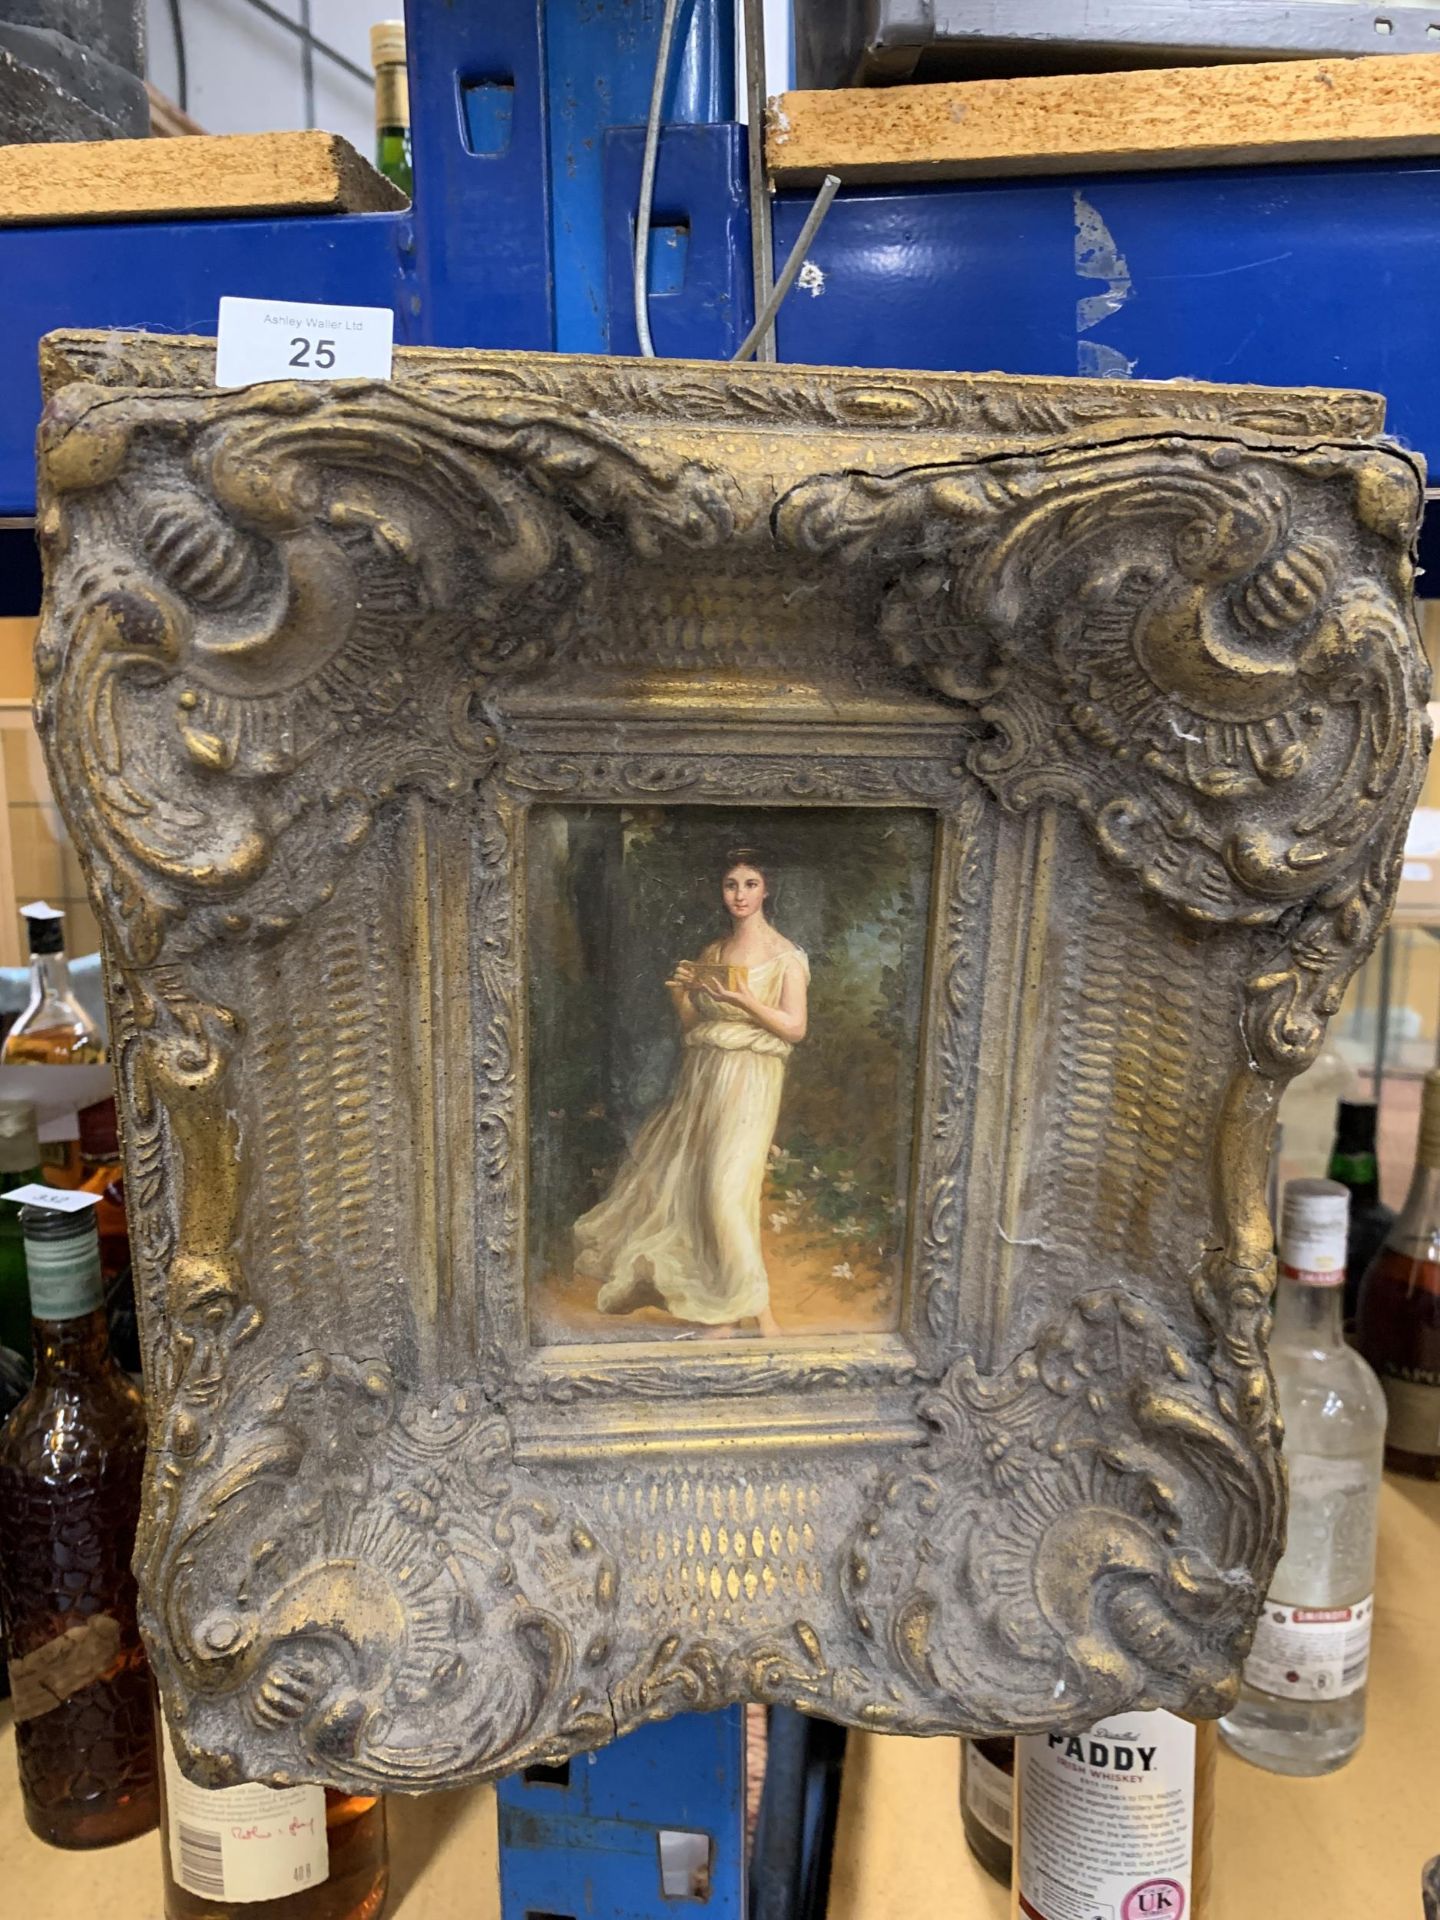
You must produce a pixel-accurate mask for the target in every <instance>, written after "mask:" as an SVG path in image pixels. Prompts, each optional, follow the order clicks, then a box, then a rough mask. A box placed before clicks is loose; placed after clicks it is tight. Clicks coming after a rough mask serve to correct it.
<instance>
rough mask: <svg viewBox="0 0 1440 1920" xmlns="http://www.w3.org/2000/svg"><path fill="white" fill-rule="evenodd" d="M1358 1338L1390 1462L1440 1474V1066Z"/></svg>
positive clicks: (1364, 1299)
mask: <svg viewBox="0 0 1440 1920" xmlns="http://www.w3.org/2000/svg"><path fill="white" fill-rule="evenodd" d="M1355 1339H1356V1345H1357V1346H1358V1347H1359V1349H1360V1351H1361V1353H1363V1354H1364V1356H1365V1358H1366V1359H1367V1360H1368V1361H1369V1362H1370V1364H1371V1366H1372V1367H1373V1368H1374V1369H1375V1371H1376V1373H1378V1374H1379V1376H1380V1384H1381V1386H1382V1387H1383V1388H1384V1389H1385V1403H1386V1406H1387V1407H1388V1409H1389V1424H1388V1426H1387V1428H1386V1433H1385V1464H1386V1466H1387V1467H1389V1468H1390V1469H1391V1470H1392V1471H1393V1472H1395V1473H1412V1474H1418V1475H1420V1476H1421V1477H1422V1478H1424V1479H1427V1480H1440V1069H1437V1070H1436V1071H1434V1072H1432V1073H1428V1074H1427V1075H1426V1076H1425V1088H1424V1093H1423V1096H1422V1101H1421V1108H1420V1146H1419V1151H1418V1153H1417V1155H1416V1160H1415V1172H1414V1175H1413V1177H1412V1179H1411V1181H1410V1191H1409V1193H1408V1194H1407V1195H1406V1198H1405V1205H1404V1206H1403V1207H1402V1208H1401V1209H1400V1213H1399V1216H1398V1217H1397V1219H1396V1221H1395V1224H1394V1225H1393V1226H1392V1227H1391V1229H1390V1231H1389V1233H1388V1234H1387V1235H1386V1236H1385V1244H1384V1245H1383V1246H1382V1247H1381V1249H1380V1251H1379V1253H1378V1254H1377V1255H1376V1256H1375V1259H1374V1261H1373V1262H1372V1264H1371V1266H1370V1269H1369V1271H1368V1272H1367V1273H1366V1275H1365V1279H1364V1281H1363V1283H1362V1285H1361V1288H1360V1311H1359V1316H1358V1320H1357V1324H1356V1333H1355Z"/></svg>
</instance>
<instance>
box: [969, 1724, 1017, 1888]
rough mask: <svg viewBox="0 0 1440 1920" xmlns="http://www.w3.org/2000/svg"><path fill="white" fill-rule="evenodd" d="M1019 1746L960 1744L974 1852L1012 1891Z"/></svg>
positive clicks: (996, 1741)
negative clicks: (1013, 1835) (1011, 1874)
mask: <svg viewBox="0 0 1440 1920" xmlns="http://www.w3.org/2000/svg"><path fill="white" fill-rule="evenodd" d="M1014 1816H1015V1742H1014V1741H1013V1740H1010V1739H1007V1738H1005V1737H1003V1736H996V1737H994V1738H986V1739H978V1740H962V1741H961V1742H960V1820H961V1824H962V1825H963V1827H964V1829H965V1838H966V1841H967V1842H968V1843H969V1847H970V1851H971V1852H972V1853H973V1854H974V1856H975V1858H976V1859H977V1860H978V1861H979V1862H980V1864H981V1866H982V1867H984V1869H985V1871H986V1872H987V1873H988V1874H992V1875H993V1876H994V1878H995V1879H997V1880H998V1881H999V1882H1000V1884H1001V1885H1002V1886H1004V1887H1008V1886H1009V1884H1010V1870H1011V1866H1012V1863H1013V1853H1012V1832H1013V1827H1014Z"/></svg>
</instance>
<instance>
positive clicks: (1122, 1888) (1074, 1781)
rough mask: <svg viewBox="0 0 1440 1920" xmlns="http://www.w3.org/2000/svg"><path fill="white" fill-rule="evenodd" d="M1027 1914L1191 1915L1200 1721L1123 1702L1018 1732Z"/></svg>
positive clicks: (1063, 1917) (1049, 1918) (1130, 1918)
mask: <svg viewBox="0 0 1440 1920" xmlns="http://www.w3.org/2000/svg"><path fill="white" fill-rule="evenodd" d="M1015 1766H1016V1773H1017V1776H1018V1779H1019V1810H1020V1817H1019V1826H1020V1849H1019V1851H1020V1859H1019V1876H1020V1911H1021V1913H1022V1914H1024V1915H1025V1916H1026V1920H1097V1916H1101V1915H1103V1916H1104V1920H1185V1916H1186V1915H1187V1914H1188V1913H1189V1911H1190V1902H1191V1867H1192V1861H1193V1856H1194V1841H1195V1729H1194V1727H1193V1726H1192V1725H1191V1724H1190V1722H1189V1721H1188V1720H1179V1719H1177V1718H1176V1717H1175V1715H1174V1714H1171V1713H1159V1712H1156V1713H1123V1714H1117V1715H1116V1716H1115V1717H1114V1718H1113V1719H1110V1720H1101V1721H1098V1722H1097V1723H1096V1724H1095V1725H1094V1726H1093V1727H1091V1728H1090V1730H1089V1731H1088V1732H1087V1733H1076V1734H1063V1733H1062V1734H1048V1735H1047V1734H1031V1735H1027V1736H1026V1737H1025V1738H1023V1739H1020V1740H1017V1741H1016V1743H1015Z"/></svg>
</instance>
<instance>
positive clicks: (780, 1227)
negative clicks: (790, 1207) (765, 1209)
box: [770, 1213, 790, 1233]
mask: <svg viewBox="0 0 1440 1920" xmlns="http://www.w3.org/2000/svg"><path fill="white" fill-rule="evenodd" d="M789 1224H790V1216H789V1214H788V1213H772V1214H771V1216H770V1231H771V1232H772V1233H783V1232H784V1230H785V1228H786V1227H788V1226H789Z"/></svg>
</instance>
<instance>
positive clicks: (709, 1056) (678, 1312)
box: [575, 847, 810, 1333]
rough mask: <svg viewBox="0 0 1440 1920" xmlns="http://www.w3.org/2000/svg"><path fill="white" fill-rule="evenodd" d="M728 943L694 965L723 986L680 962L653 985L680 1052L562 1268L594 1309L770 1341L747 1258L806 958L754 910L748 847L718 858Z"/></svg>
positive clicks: (754, 1250) (758, 1271)
mask: <svg viewBox="0 0 1440 1920" xmlns="http://www.w3.org/2000/svg"><path fill="white" fill-rule="evenodd" d="M722 895H723V898H724V903H725V908H726V911H727V912H728V913H729V915H730V935H729V938H728V939H725V940H716V941H714V942H712V944H711V945H710V946H708V947H707V948H706V949H705V951H704V953H703V954H702V955H701V956H700V964H701V965H702V966H707V965H708V966H714V965H717V964H723V965H728V966H731V967H741V968H744V970H745V971H744V973H743V974H742V975H741V976H740V977H741V978H742V979H743V980H744V981H745V985H743V986H741V987H737V988H735V989H734V990H731V989H730V988H728V987H724V986H721V985H718V984H716V983H715V980H714V976H713V974H712V975H708V976H704V977H703V984H702V978H701V977H699V976H697V970H696V963H695V962H693V961H690V960H682V961H681V962H680V964H679V966H677V967H676V969H675V972H674V975H673V977H672V978H671V979H669V980H667V981H666V983H665V984H666V986H667V987H668V988H669V990H670V997H671V1000H672V1002H673V1003H674V1006H675V1011H676V1014H677V1016H678V1018H679V1021H680V1029H681V1035H682V1042H683V1049H684V1050H683V1053H682V1056H681V1062H680V1072H679V1076H678V1079H677V1081H676V1085H675V1090H674V1092H673V1093H672V1094H671V1096H670V1098H669V1100H668V1101H667V1102H666V1103H665V1105H664V1106H663V1107H661V1108H659V1110H658V1111H657V1112H655V1113H653V1114H652V1115H651V1116H650V1118H649V1119H648V1120H647V1121H646V1122H645V1125H644V1126H643V1127H642V1128H641V1129H640V1132H639V1133H638V1134H637V1135H636V1137H635V1141H634V1144H633V1145H632V1147H631V1148H630V1151H629V1153H628V1154H627V1155H626V1158H625V1162H624V1164H623V1166H622V1167H621V1169H620V1171H619V1173H618V1174H617V1175H616V1177H615V1181H614V1184H613V1185H612V1186H611V1188H610V1191H609V1192H608V1193H607V1194H606V1196H605V1198H604V1199H603V1200H602V1201H601V1202H600V1204H599V1205H598V1206H596V1207H592V1208H591V1210H590V1212H589V1213H587V1214H584V1215H582V1216H581V1218H580V1219H579V1220H577V1221H576V1222H575V1271H576V1272H577V1273H578V1274H580V1275H582V1276H583V1277H584V1278H585V1279H588V1280H594V1281H596V1282H597V1283H598V1284H599V1293H598V1295H597V1297H596V1305H597V1306H598V1307H599V1309H600V1311H601V1312H602V1313H633V1312H635V1311H636V1309H637V1308H640V1307H663V1308H664V1309H665V1311H666V1312H667V1313H671V1314H673V1315H674V1316H675V1318H676V1319H677V1320H685V1321H690V1322H692V1323H695V1324H698V1325H700V1326H704V1327H707V1328H711V1329H715V1330H717V1331H719V1330H734V1329H737V1328H738V1327H739V1326H740V1324H741V1322H743V1321H746V1320H753V1321H755V1322H756V1323H757V1324H758V1327H759V1330H760V1332H761V1333H778V1332H779V1331H780V1328H779V1326H778V1325H777V1323H776V1320H775V1316H774V1315H773V1314H772V1312H771V1311H770V1280H769V1276H768V1274H767V1273H766V1271H765V1261H764V1258H763V1256H762V1254H761V1251H760V1196H761V1191H762V1189H763V1187H764V1184H765V1166H766V1162H767V1160H768V1158H769V1153H770V1147H771V1143H772V1142H773V1140H774V1138H775V1122H776V1118H777V1116H778V1114H779V1111H780V1091H781V1088H782V1086H783V1084H784V1080H785V1062H786V1060H787V1059H788V1058H789V1055H790V1053H791V1051H792V1050H793V1049H794V1048H795V1047H797V1046H798V1045H799V1044H800V1042H801V1041H802V1040H803V1039H804V1038H805V1028H806V999H807V993H808V988H809V981H810V963H809V961H808V960H807V959H806V957H805V955H804V953H802V952H801V950H800V948H799V947H797V946H795V945H793V944H792V943H791V942H790V941H789V940H787V939H786V938H785V937H784V935H783V934H781V933H777V932H776V930H775V928H774V927H773V926H771V924H770V922H769V919H768V918H767V916H766V911H765V908H766V901H767V899H768V896H769V888H768V886H767V884H766V879H765V869H764V864H763V862H762V861H761V859H760V857H759V855H758V854H757V853H756V852H755V851H754V849H753V848H749V847H741V848H737V849H736V850H735V851H734V852H733V853H731V854H729V855H727V856H726V861H725V868H724V877H723V880H722Z"/></svg>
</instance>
